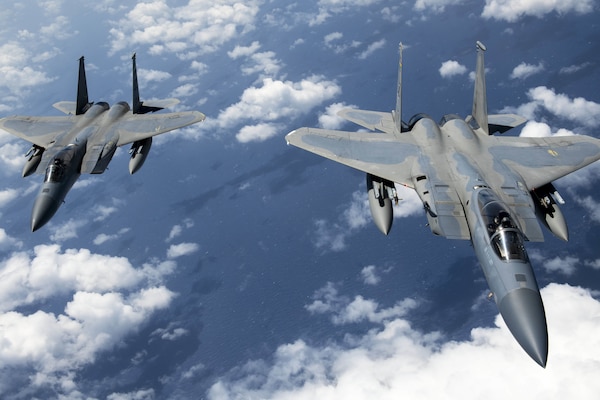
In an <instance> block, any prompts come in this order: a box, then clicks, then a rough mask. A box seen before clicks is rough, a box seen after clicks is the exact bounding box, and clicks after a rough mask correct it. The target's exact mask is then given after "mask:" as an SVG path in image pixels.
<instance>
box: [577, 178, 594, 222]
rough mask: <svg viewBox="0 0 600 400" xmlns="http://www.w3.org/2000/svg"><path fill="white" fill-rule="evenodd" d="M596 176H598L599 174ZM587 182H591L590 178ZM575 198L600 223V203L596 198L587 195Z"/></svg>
mask: <svg viewBox="0 0 600 400" xmlns="http://www.w3.org/2000/svg"><path fill="white" fill-rule="evenodd" d="M595 176H596V177H597V175H595ZM587 182H588V184H589V182H590V180H588V181H587ZM574 198H575V201H576V202H577V203H578V204H579V205H581V206H582V207H583V208H585V209H586V210H587V212H588V215H589V216H590V218H591V219H592V220H593V221H595V222H597V223H600V204H598V202H597V201H596V200H594V198H592V197H591V196H586V197H584V198H578V197H574Z"/></svg>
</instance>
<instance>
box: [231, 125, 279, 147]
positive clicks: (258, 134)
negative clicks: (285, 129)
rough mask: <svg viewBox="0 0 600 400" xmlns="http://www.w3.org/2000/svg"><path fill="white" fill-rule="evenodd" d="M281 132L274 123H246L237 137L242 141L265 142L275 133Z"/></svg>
mask: <svg viewBox="0 0 600 400" xmlns="http://www.w3.org/2000/svg"><path fill="white" fill-rule="evenodd" d="M278 132H279V129H278V127H277V126H276V125H273V124H268V123H265V124H256V125H246V126H244V127H243V128H242V129H240V131H239V132H238V134H237V135H235V138H236V139H237V140H238V142H240V143H248V142H263V141H265V140H267V139H269V138H271V137H273V136H275V135H277V133H278Z"/></svg>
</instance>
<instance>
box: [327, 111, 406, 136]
mask: <svg viewBox="0 0 600 400" xmlns="http://www.w3.org/2000/svg"><path fill="white" fill-rule="evenodd" d="M337 115H338V116H339V117H340V118H344V119H346V120H348V121H350V122H354V123H355V124H358V125H360V126H363V127H365V128H367V129H370V130H372V131H374V130H379V131H381V132H385V133H394V130H395V124H394V118H393V116H392V113H389V112H380V111H366V110H356V109H354V108H345V109H343V110H340V111H339V112H338V113H337Z"/></svg>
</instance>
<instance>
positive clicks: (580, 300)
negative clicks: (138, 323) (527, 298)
mask: <svg viewBox="0 0 600 400" xmlns="http://www.w3.org/2000/svg"><path fill="white" fill-rule="evenodd" d="M542 297H543V299H544V303H545V306H546V312H547V316H548V324H549V336H550V356H549V362H548V366H547V368H546V369H545V370H544V369H541V368H540V367H539V366H538V365H536V364H535V363H534V362H533V361H532V360H530V359H529V358H528V357H527V355H526V354H525V353H524V352H523V351H522V350H521V348H520V347H519V346H518V344H517V343H516V342H515V340H514V339H513V338H512V336H511V335H510V332H509V331H508V329H507V328H506V326H505V325H504V323H503V321H502V320H501V318H500V317H497V318H496V326H495V327H489V328H476V329H473V330H472V331H471V338H470V339H469V340H465V341H459V342H456V341H451V342H446V341H444V335H443V333H442V332H419V331H417V330H414V329H413V328H411V325H410V322H409V320H407V319H405V318H402V317H399V315H400V314H394V313H390V315H389V316H388V317H387V318H381V319H379V320H378V319H371V322H373V323H375V327H374V328H373V329H371V330H369V332H368V333H366V334H363V335H350V334H349V335H348V336H347V337H346V339H345V340H344V341H343V342H336V343H329V344H328V345H322V346H313V345H310V344H308V343H307V342H305V341H303V340H297V341H295V342H292V343H289V344H285V345H282V346H280V347H279V348H278V349H277V351H276V352H275V353H274V354H273V358H272V360H270V361H264V360H253V361H249V362H248V363H247V364H245V365H243V366H241V367H239V368H236V369H235V370H233V371H231V373H230V374H229V375H227V376H226V377H224V378H222V379H221V380H220V381H218V382H217V383H216V384H214V385H213V387H212V388H211V390H210V392H209V398H210V399H212V400H220V399H258V398H269V399H306V398H318V399H340V398H344V399H373V398H377V399H397V398H411V399H412V398H461V399H482V398H485V399H491V400H495V399H497V400H503V399H506V398H507V397H510V396H512V395H514V394H515V393H518V396H519V397H523V398H545V399H564V398H578V399H595V398H596V396H597V393H598V390H600V383H598V381H597V379H594V377H593V375H594V372H593V371H595V368H593V367H592V366H593V365H598V364H599V363H600V320H599V318H598V315H600V302H598V301H597V300H595V299H594V298H592V296H591V295H590V293H589V292H588V291H587V290H585V289H582V288H577V287H571V286H568V285H557V284H551V285H549V286H548V287H546V288H545V289H543V291H542ZM358 300H359V299H354V300H349V299H348V300H346V304H345V307H338V309H336V310H335V311H334V313H335V314H334V322H335V318H344V323H353V322H356V318H354V319H351V320H349V319H348V318H346V317H344V316H345V315H347V313H348V308H352V307H353V305H355V304H356V303H357V301H358ZM360 301H361V302H363V303H364V302H368V301H367V300H365V299H360ZM363 309H366V308H363ZM365 315H368V314H365ZM516 371H518V372H516ZM492 388H493V389H492Z"/></svg>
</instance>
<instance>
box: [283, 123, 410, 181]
mask: <svg viewBox="0 0 600 400" xmlns="http://www.w3.org/2000/svg"><path fill="white" fill-rule="evenodd" d="M285 139H286V141H287V142H288V144H292V145H294V146H297V147H300V148H301V149H304V150H307V151H310V152H311V153H315V154H318V155H320V156H322V157H325V158H329V159H330V160H333V161H337V162H339V163H342V164H345V165H347V166H349V167H352V168H355V169H358V170H360V171H364V172H368V173H370V174H373V175H376V176H379V177H381V178H384V179H387V180H389V181H392V182H398V183H402V184H405V185H408V186H411V187H412V179H411V178H412V176H411V171H412V166H413V164H414V162H415V161H416V160H417V159H418V156H419V148H418V146H417V145H416V144H415V143H414V142H413V141H412V138H411V137H410V135H405V136H403V137H401V138H398V137H396V136H392V135H386V134H383V133H370V132H346V131H336V130H328V129H315V128H300V129H297V130H295V131H293V132H290V133H289V134H288V135H287V136H286V137H285Z"/></svg>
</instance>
